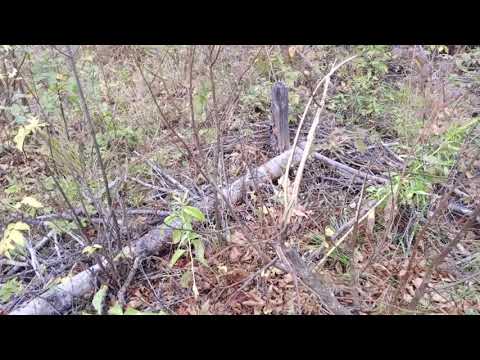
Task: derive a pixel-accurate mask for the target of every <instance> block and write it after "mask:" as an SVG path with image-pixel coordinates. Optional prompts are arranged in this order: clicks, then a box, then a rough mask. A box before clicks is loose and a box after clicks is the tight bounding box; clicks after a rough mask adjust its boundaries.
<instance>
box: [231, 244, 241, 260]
mask: <svg viewBox="0 0 480 360" xmlns="http://www.w3.org/2000/svg"><path fill="white" fill-rule="evenodd" d="M240 256H242V252H241V251H240V250H238V248H237V247H236V246H234V247H233V248H232V250H230V256H229V258H230V261H231V262H237V261H238V259H239V258H240Z"/></svg>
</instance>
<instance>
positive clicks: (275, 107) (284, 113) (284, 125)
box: [271, 81, 290, 154]
mask: <svg viewBox="0 0 480 360" xmlns="http://www.w3.org/2000/svg"><path fill="white" fill-rule="evenodd" d="M271 111H272V121H273V138H274V143H275V148H276V149H275V150H276V151H277V153H278V154H281V153H283V152H284V151H287V150H288V149H290V133H289V128H288V88H287V87H286V86H285V84H284V83H283V82H280V81H279V82H277V83H276V84H275V85H274V86H273V89H272V107H271Z"/></svg>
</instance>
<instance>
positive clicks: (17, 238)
mask: <svg viewBox="0 0 480 360" xmlns="http://www.w3.org/2000/svg"><path fill="white" fill-rule="evenodd" d="M8 241H13V242H14V243H15V244H17V245H19V246H25V238H24V237H23V234H22V233H21V232H20V231H18V230H12V231H10V233H9V234H8Z"/></svg>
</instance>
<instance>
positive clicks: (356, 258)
mask: <svg viewBox="0 0 480 360" xmlns="http://www.w3.org/2000/svg"><path fill="white" fill-rule="evenodd" d="M353 262H354V263H355V264H361V263H362V262H363V255H362V252H361V251H360V250H359V249H355V250H354V252H353Z"/></svg>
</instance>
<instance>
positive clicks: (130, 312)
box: [123, 307, 147, 315]
mask: <svg viewBox="0 0 480 360" xmlns="http://www.w3.org/2000/svg"><path fill="white" fill-rule="evenodd" d="M123 315H147V314H146V313H143V312H141V311H139V310H137V309H134V308H131V307H129V308H127V310H125V313H124V314H123Z"/></svg>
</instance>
